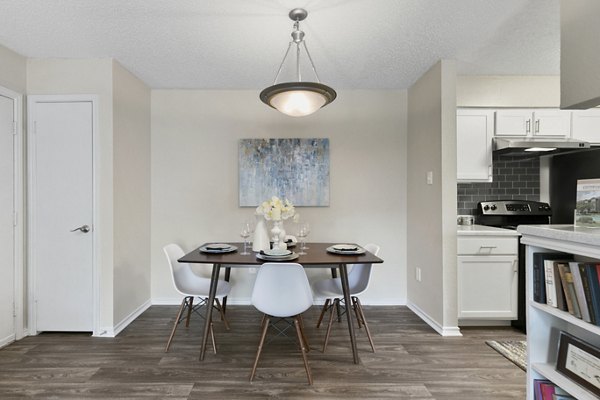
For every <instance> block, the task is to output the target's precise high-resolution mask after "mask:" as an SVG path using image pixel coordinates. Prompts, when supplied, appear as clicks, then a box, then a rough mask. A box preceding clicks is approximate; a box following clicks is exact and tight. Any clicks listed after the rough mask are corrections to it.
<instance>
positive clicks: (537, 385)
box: [533, 379, 552, 400]
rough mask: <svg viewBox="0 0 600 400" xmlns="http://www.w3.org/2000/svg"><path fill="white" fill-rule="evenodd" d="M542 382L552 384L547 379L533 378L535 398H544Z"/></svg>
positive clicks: (538, 399) (536, 399)
mask: <svg viewBox="0 0 600 400" xmlns="http://www.w3.org/2000/svg"><path fill="white" fill-rule="evenodd" d="M542 383H544V384H547V383H549V384H551V383H552V382H550V381H549V380H547V379H534V380H533V398H534V399H535V400H542Z"/></svg>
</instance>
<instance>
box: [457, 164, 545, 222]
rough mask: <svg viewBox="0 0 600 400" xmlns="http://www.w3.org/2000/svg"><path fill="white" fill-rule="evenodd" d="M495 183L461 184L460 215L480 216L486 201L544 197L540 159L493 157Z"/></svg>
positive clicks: (459, 194) (458, 192)
mask: <svg viewBox="0 0 600 400" xmlns="http://www.w3.org/2000/svg"><path fill="white" fill-rule="evenodd" d="M492 165H493V167H492V182H474V183H458V184H457V209H458V214H459V215H476V211H477V203H478V202H480V201H486V200H515V199H519V200H535V201H539V199H540V161H539V158H537V157H519V156H497V155H494V156H493V164H492Z"/></svg>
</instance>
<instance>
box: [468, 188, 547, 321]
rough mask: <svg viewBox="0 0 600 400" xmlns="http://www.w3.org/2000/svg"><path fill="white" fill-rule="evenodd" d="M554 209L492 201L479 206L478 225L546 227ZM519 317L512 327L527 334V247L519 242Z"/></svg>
mask: <svg viewBox="0 0 600 400" xmlns="http://www.w3.org/2000/svg"><path fill="white" fill-rule="evenodd" d="M551 216H552V209H551V208H550V205H549V204H548V203H542V202H539V201H529V200H490V201H482V202H479V203H478V204H477V223H478V224H480V225H486V226H494V227H497V228H506V229H517V226H519V225H546V224H549V223H550V217H551ZM518 279H519V282H518V303H517V304H518V317H517V319H516V320H515V321H513V322H512V326H514V327H515V328H517V329H520V330H522V331H523V332H525V330H526V320H525V301H526V298H525V245H523V244H521V243H520V240H519V271H518Z"/></svg>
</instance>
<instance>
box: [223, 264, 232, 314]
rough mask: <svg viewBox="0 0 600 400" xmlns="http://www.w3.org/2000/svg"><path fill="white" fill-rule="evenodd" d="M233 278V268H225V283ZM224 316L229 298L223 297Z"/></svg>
mask: <svg viewBox="0 0 600 400" xmlns="http://www.w3.org/2000/svg"><path fill="white" fill-rule="evenodd" d="M230 276H231V267H225V281H226V282H229V277H230ZM222 306H223V314H225V311H226V309H227V296H225V297H223V305H222Z"/></svg>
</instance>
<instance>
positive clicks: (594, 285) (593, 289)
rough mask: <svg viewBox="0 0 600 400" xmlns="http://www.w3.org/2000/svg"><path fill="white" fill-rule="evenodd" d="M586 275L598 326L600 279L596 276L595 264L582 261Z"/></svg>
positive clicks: (599, 316)
mask: <svg viewBox="0 0 600 400" xmlns="http://www.w3.org/2000/svg"><path fill="white" fill-rule="evenodd" d="M583 266H584V269H585V271H586V275H587V278H588V285H589V289H590V294H591V299H592V301H591V304H590V305H591V307H592V309H593V310H594V315H595V317H596V318H595V319H596V320H595V325H598V326H600V281H599V278H598V271H597V268H596V264H591V263H583Z"/></svg>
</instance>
